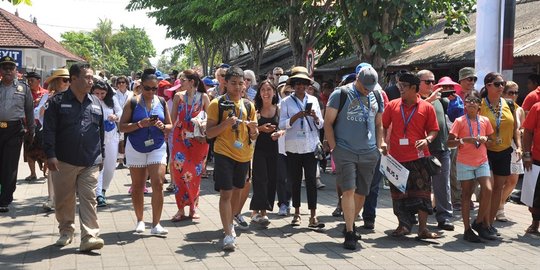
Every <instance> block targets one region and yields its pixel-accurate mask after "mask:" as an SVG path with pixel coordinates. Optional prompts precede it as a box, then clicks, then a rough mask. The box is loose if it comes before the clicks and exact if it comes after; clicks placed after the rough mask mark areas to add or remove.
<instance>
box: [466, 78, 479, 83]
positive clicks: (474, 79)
mask: <svg viewBox="0 0 540 270" xmlns="http://www.w3.org/2000/svg"><path fill="white" fill-rule="evenodd" d="M464 80H467V81H469V82H476V81H477V80H478V78H476V77H468V78H465V79H464Z"/></svg>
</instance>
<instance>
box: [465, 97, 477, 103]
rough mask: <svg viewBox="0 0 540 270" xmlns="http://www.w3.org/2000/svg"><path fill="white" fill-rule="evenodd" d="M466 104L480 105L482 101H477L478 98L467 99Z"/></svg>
mask: <svg viewBox="0 0 540 270" xmlns="http://www.w3.org/2000/svg"><path fill="white" fill-rule="evenodd" d="M465 103H469V104H480V100H479V99H477V98H473V99H466V100H465Z"/></svg>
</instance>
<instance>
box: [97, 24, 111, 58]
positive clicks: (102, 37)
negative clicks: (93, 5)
mask: <svg viewBox="0 0 540 270" xmlns="http://www.w3.org/2000/svg"><path fill="white" fill-rule="evenodd" d="M112 24H113V23H112V21H111V20H109V19H105V20H102V19H99V22H98V24H97V28H96V29H94V30H92V36H93V37H94V38H95V39H96V40H97V42H99V44H100V45H101V51H102V52H103V53H105V54H107V53H109V52H110V51H111V47H110V46H111V38H112V36H113V31H112Z"/></svg>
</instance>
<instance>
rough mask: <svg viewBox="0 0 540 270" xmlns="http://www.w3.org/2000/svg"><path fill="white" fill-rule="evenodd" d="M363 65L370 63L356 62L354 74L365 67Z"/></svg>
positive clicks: (368, 65)
mask: <svg viewBox="0 0 540 270" xmlns="http://www.w3.org/2000/svg"><path fill="white" fill-rule="evenodd" d="M365 67H371V64H370V63H366V62H362V63H360V64H358V66H356V69H355V70H354V71H355V72H354V73H356V74H358V72H360V70H361V69H362V68H365Z"/></svg>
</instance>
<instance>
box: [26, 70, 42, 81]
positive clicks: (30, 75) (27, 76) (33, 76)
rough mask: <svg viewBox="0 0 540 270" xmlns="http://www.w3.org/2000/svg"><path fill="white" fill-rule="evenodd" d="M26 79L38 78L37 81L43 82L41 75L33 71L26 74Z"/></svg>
mask: <svg viewBox="0 0 540 270" xmlns="http://www.w3.org/2000/svg"><path fill="white" fill-rule="evenodd" d="M25 77H26V78H36V79H40V80H41V75H39V74H38V73H36V72H33V71H30V72H28V73H26V75H25Z"/></svg>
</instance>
